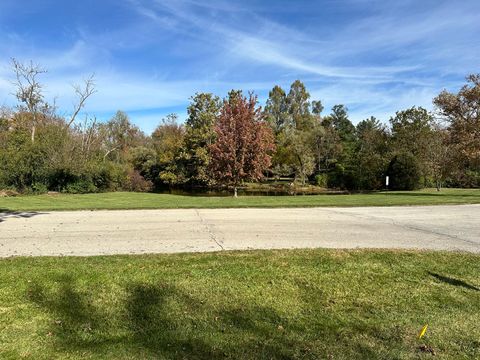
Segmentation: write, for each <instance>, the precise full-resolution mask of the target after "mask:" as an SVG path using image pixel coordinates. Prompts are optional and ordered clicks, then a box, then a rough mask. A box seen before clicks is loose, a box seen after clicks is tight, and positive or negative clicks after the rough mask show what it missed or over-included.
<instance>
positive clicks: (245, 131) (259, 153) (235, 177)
mask: <svg viewBox="0 0 480 360" xmlns="http://www.w3.org/2000/svg"><path fill="white" fill-rule="evenodd" d="M215 133H216V141H215V142H214V143H213V144H212V145H210V148H209V149H210V155H211V162H210V170H211V174H212V176H213V178H214V179H215V180H216V181H218V182H219V183H221V184H224V185H230V186H233V187H234V189H235V196H236V195H237V186H238V185H239V184H240V182H242V181H250V180H260V179H262V178H263V172H264V171H265V170H266V169H268V168H269V167H270V163H271V161H270V160H271V156H270V154H271V153H272V152H273V151H274V149H275V145H274V137H273V133H272V130H271V128H270V127H269V126H268V125H267V123H266V122H265V120H264V118H263V115H262V112H261V107H257V97H256V96H254V95H253V94H250V95H249V97H248V98H247V97H245V96H243V94H242V92H241V91H233V90H232V91H230V93H229V94H228V98H227V99H225V100H224V101H223V105H222V108H221V110H220V115H219V117H218V118H217V121H216V124H215Z"/></svg>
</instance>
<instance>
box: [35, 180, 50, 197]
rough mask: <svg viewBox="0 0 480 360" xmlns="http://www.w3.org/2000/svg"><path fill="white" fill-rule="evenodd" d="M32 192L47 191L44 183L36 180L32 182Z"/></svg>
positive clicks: (42, 192) (43, 192)
mask: <svg viewBox="0 0 480 360" xmlns="http://www.w3.org/2000/svg"><path fill="white" fill-rule="evenodd" d="M32 192H33V193H34V194H45V193H46V192H48V188H47V185H45V184H44V183H40V182H36V183H33V184H32Z"/></svg>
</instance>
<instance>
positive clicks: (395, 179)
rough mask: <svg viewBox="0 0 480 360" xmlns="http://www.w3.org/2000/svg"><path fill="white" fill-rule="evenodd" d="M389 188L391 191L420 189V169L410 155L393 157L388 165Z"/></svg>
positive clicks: (404, 154) (403, 154)
mask: <svg viewBox="0 0 480 360" xmlns="http://www.w3.org/2000/svg"><path fill="white" fill-rule="evenodd" d="M387 174H388V176H389V177H390V184H389V187H390V188H391V189H392V190H415V189H418V188H420V175H421V173H420V167H419V165H418V161H417V159H416V158H415V157H414V156H413V155H412V154H411V153H400V154H398V155H395V156H394V157H393V159H392V160H391V161H390V164H389V165H388V170H387Z"/></svg>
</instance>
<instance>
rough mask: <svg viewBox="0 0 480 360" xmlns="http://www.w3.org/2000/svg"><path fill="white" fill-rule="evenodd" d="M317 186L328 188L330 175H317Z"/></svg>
mask: <svg viewBox="0 0 480 360" xmlns="http://www.w3.org/2000/svg"><path fill="white" fill-rule="evenodd" d="M315 185H317V186H320V187H323V188H326V187H327V186H328V175H327V174H317V175H315Z"/></svg>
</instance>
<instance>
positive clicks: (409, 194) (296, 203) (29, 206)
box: [0, 189, 480, 211]
mask: <svg viewBox="0 0 480 360" xmlns="http://www.w3.org/2000/svg"><path fill="white" fill-rule="evenodd" d="M478 203H480V189H443V190H442V191H440V192H437V191H436V190H434V189H427V190H420V191H396V192H393V191H392V192H375V193H368V194H351V195H298V196H240V197H239V198H237V199H235V198H233V197H208V196H182V195H169V194H153V193H128V192H115V193H101V194H85V195H68V194H55V195H36V196H18V197H4V198H0V211H37V210H88V209H91V210H99V209H171V208H241V207H312V206H393V205H441V204H478Z"/></svg>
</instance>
